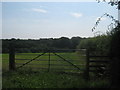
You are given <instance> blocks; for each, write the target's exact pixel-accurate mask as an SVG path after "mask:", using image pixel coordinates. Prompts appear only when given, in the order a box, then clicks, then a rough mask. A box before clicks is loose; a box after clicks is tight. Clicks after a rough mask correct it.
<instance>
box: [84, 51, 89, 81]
mask: <svg viewBox="0 0 120 90" xmlns="http://www.w3.org/2000/svg"><path fill="white" fill-rule="evenodd" d="M89 78H90V76H89V50H86V71H85V79H86V80H89Z"/></svg>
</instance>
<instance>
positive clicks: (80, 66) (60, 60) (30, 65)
mask: <svg viewBox="0 0 120 90" xmlns="http://www.w3.org/2000/svg"><path fill="white" fill-rule="evenodd" d="M85 58H86V50H85V49H64V50H63V49H61V50H45V51H44V52H42V53H15V65H16V69H19V68H25V69H31V70H35V71H38V70H39V71H48V72H49V71H57V72H75V73H81V72H82V71H84V70H85V65H86V64H85V63H86V60H85Z"/></svg>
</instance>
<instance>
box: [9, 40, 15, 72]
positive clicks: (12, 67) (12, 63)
mask: <svg viewBox="0 0 120 90" xmlns="http://www.w3.org/2000/svg"><path fill="white" fill-rule="evenodd" d="M9 70H15V47H14V42H13V41H11V43H10V45H9Z"/></svg>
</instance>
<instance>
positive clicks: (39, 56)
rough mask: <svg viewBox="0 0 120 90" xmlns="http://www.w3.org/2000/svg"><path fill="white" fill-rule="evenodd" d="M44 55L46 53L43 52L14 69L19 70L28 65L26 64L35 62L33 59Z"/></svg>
mask: <svg viewBox="0 0 120 90" xmlns="http://www.w3.org/2000/svg"><path fill="white" fill-rule="evenodd" d="M45 53H46V52H44V53H42V54H40V55H38V56H36V57H35V58H33V59H31V60H30V61H28V62H26V63H24V64H23V65H21V66H19V67H17V68H16V69H19V68H21V67H23V66H25V65H26V64H28V63H30V62H32V61H33V60H35V59H37V58H39V57H40V56H42V55H44V54H45Z"/></svg>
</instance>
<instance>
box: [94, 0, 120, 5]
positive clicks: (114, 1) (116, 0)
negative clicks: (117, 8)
mask: <svg viewBox="0 0 120 90" xmlns="http://www.w3.org/2000/svg"><path fill="white" fill-rule="evenodd" d="M96 1H97V2H98V3H100V2H101V1H103V2H106V0H96ZM108 4H110V5H111V6H114V5H118V4H119V0H110V1H109V2H108Z"/></svg>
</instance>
